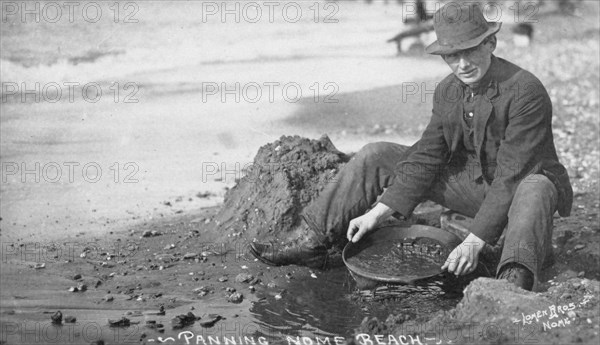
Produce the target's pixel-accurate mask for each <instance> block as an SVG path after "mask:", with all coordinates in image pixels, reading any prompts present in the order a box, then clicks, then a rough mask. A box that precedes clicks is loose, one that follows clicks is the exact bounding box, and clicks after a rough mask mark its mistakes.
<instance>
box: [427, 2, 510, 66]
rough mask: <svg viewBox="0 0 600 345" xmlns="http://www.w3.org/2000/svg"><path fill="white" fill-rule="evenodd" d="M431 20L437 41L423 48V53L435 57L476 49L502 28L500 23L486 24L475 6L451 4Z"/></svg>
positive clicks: (441, 9)
mask: <svg viewBox="0 0 600 345" xmlns="http://www.w3.org/2000/svg"><path fill="white" fill-rule="evenodd" d="M433 18H434V23H433V27H434V29H435V34H436V36H437V41H435V42H433V43H432V44H430V45H429V46H428V47H427V48H425V52H427V53H429V54H435V55H442V54H452V53H456V52H457V51H459V50H464V49H469V48H473V47H476V46H478V45H479V44H480V43H481V42H483V40H484V39H485V38H486V37H488V36H490V35H493V34H495V33H496V32H498V31H499V30H500V27H502V23H496V22H491V23H490V22H487V21H486V20H485V18H484V17H483V13H482V12H481V9H480V8H479V5H477V4H468V5H464V4H462V5H459V4H458V3H455V2H451V3H448V4H446V5H445V6H443V7H442V8H440V9H439V10H438V11H437V12H436V13H435V16H434V17H433Z"/></svg>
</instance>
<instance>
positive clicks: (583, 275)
mask: <svg viewBox="0 0 600 345" xmlns="http://www.w3.org/2000/svg"><path fill="white" fill-rule="evenodd" d="M577 277H578V278H583V277H585V271H581V272H579V273H577Z"/></svg>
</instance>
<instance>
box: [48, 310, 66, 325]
mask: <svg viewBox="0 0 600 345" xmlns="http://www.w3.org/2000/svg"><path fill="white" fill-rule="evenodd" d="M50 319H51V320H52V323H53V324H56V325H60V324H61V323H62V319H63V315H62V313H61V312H60V310H59V311H57V312H56V313H54V314H52V316H50Z"/></svg>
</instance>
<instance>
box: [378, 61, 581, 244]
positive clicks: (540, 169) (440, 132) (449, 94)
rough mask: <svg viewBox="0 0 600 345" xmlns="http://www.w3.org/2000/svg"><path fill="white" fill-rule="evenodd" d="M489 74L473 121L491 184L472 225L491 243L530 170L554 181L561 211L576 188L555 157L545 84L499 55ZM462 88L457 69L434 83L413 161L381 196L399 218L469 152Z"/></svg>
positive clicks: (479, 154)
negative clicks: (429, 110) (430, 109)
mask: <svg viewBox="0 0 600 345" xmlns="http://www.w3.org/2000/svg"><path fill="white" fill-rule="evenodd" d="M488 73H489V78H488V77H487V75H486V78H485V79H486V80H488V85H487V90H484V91H485V97H483V98H484V100H483V101H482V104H481V107H480V109H479V113H478V114H477V115H476V117H475V119H474V123H473V126H474V128H475V136H474V146H475V150H476V154H477V157H478V159H479V162H478V163H479V164H480V165H481V169H482V171H484V178H485V180H486V181H487V183H489V184H490V188H489V191H488V193H487V194H486V197H485V199H484V201H483V203H482V205H481V207H480V209H479V211H478V213H477V214H476V216H475V220H474V221H473V223H472V226H471V229H470V230H471V232H472V233H473V234H475V235H476V236H477V237H479V238H481V239H482V240H484V241H486V242H487V243H490V244H494V243H495V242H496V241H497V239H498V238H499V237H500V235H501V233H502V231H503V229H504V227H505V225H506V223H507V220H508V218H507V215H508V210H509V208H510V205H511V203H512V199H513V196H514V194H515V191H516V188H517V186H518V185H519V183H520V182H521V180H523V179H524V178H525V177H526V176H527V175H529V174H543V175H545V176H547V177H548V178H549V179H550V180H551V181H552V182H553V183H554V184H555V186H556V188H557V190H558V193H559V200H558V212H559V214H560V215H561V216H568V215H569V214H570V212H571V205H572V202H573V190H572V188H571V184H570V182H569V176H568V173H567V170H566V169H565V167H564V166H563V165H562V164H560V162H559V161H558V157H557V155H556V148H555V146H554V139H553V136H552V103H551V101H550V97H549V96H548V93H547V92H546V89H545V88H544V86H543V85H542V83H541V82H540V81H539V80H538V79H537V78H536V77H535V76H534V75H533V74H531V73H530V72H528V71H525V70H523V69H521V68H520V67H518V66H516V65H514V64H512V63H510V62H508V61H506V60H503V59H500V58H497V57H495V56H492V63H491V65H490V69H489V70H488ZM483 86H484V87H485V86H486V85H483ZM464 88H465V85H464V84H463V83H462V82H461V81H460V80H459V79H458V78H457V77H456V76H454V74H451V75H449V76H448V77H446V78H445V79H444V80H443V81H442V82H441V83H440V84H439V85H438V86H437V87H436V89H435V94H434V101H433V102H434V104H433V114H432V117H431V120H430V122H429V125H428V126H427V128H426V129H425V131H424V133H423V135H422V137H421V139H420V140H419V141H418V142H417V143H416V144H415V145H413V146H412V147H411V149H410V154H409V155H408V158H407V159H406V160H405V161H403V162H400V163H399V164H398V166H397V171H396V179H395V181H394V184H393V185H392V186H390V187H389V188H388V189H387V190H386V191H385V192H384V194H383V196H382V198H381V202H382V203H384V204H386V205H387V206H389V207H391V208H393V209H394V210H395V211H397V212H399V213H401V214H402V215H405V216H408V215H410V214H411V213H412V211H413V210H414V208H415V207H416V206H417V205H418V204H419V203H420V202H421V201H422V200H423V199H424V197H425V194H426V193H427V191H428V190H429V188H430V187H431V186H432V184H433V182H434V181H435V179H436V178H439V177H440V171H442V170H444V169H445V168H447V167H448V166H450V165H452V164H453V163H454V162H455V160H453V158H455V157H457V156H459V155H460V154H461V152H459V151H460V150H464V146H463V145H461V141H462V140H463V130H462V122H461V121H462V116H463V97H464Z"/></svg>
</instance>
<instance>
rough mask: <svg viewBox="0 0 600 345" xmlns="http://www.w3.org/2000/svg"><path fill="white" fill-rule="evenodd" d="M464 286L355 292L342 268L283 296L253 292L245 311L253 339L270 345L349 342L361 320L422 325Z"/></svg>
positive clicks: (438, 282) (432, 283) (433, 284)
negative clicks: (397, 317) (301, 340)
mask: <svg viewBox="0 0 600 345" xmlns="http://www.w3.org/2000/svg"><path fill="white" fill-rule="evenodd" d="M465 284H466V281H464V280H460V281H458V280H455V279H451V278H448V277H437V278H436V279H430V280H429V281H425V282H422V284H419V285H416V286H381V287H378V288H376V289H374V290H362V291H359V290H357V289H356V284H355V282H354V280H353V279H352V277H351V276H350V274H349V273H348V271H347V270H346V268H336V269H331V270H328V271H325V272H322V273H320V275H319V278H318V279H312V278H310V276H306V277H303V278H300V279H295V280H294V281H293V282H292V283H291V284H289V286H287V287H286V290H285V291H283V292H279V291H276V292H273V291H269V290H268V289H265V290H262V291H257V297H259V301H258V302H256V303H254V305H253V306H252V308H251V309H250V312H251V314H252V317H253V318H254V319H255V320H256V323H257V324H258V325H259V326H260V331H258V332H257V333H258V334H257V335H260V336H264V337H266V338H267V339H269V341H270V342H277V341H282V340H284V339H285V338H286V337H287V336H290V337H294V338H295V337H297V336H300V337H303V336H304V337H311V338H313V337H315V336H319V337H333V336H342V337H346V338H348V337H350V336H351V335H353V334H354V331H355V329H356V328H358V326H359V325H360V324H361V321H362V320H363V319H364V318H365V317H367V316H368V317H373V316H374V317H377V318H378V319H379V320H385V319H387V317H388V316H389V315H390V314H401V315H403V318H404V319H405V320H406V321H408V320H426V319H428V318H429V316H430V315H431V314H432V313H435V312H437V311H440V310H448V309H451V308H453V307H454V306H456V304H457V303H458V301H459V300H460V298H461V297H462V292H461V291H462V287H464V286H465Z"/></svg>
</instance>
